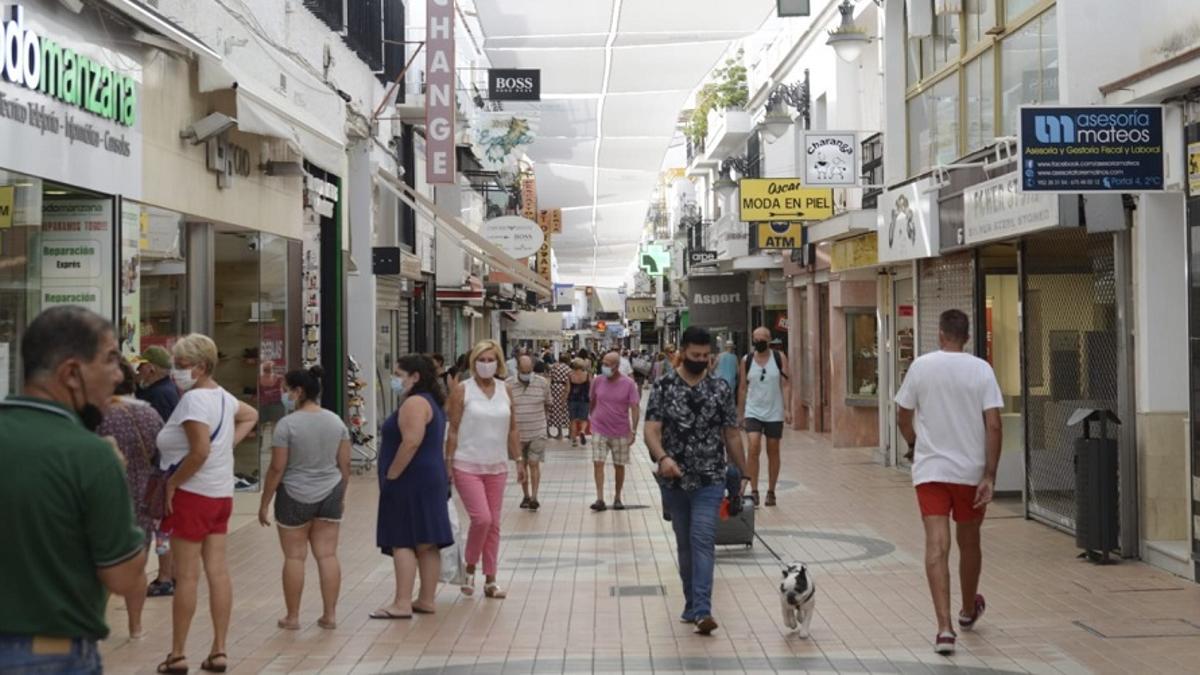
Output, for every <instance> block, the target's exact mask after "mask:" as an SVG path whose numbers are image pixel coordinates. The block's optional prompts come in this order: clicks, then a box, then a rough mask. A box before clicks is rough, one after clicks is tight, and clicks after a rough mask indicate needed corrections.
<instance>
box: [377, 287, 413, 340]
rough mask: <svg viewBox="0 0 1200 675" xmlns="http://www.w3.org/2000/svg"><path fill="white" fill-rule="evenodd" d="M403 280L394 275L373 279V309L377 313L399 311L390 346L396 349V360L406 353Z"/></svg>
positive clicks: (406, 318)
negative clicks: (398, 318) (374, 300)
mask: <svg viewBox="0 0 1200 675" xmlns="http://www.w3.org/2000/svg"><path fill="white" fill-rule="evenodd" d="M403 293H404V279H403V278H401V277H399V276H395V275H387V276H384V275H380V276H377V277H375V299H376V302H375V308H376V310H377V311H380V312H385V311H399V312H400V320H399V321H398V322H397V323H398V324H399V325H398V326H395V327H394V328H393V329H394V330H395V332H396V334H395V335H393V336H392V344H393V345H395V348H396V358H399V357H401V356H404V355H405V354H407V353H408V347H409V344H410V343H409V339H408V298H406V297H404V294H403Z"/></svg>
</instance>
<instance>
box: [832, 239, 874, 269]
mask: <svg viewBox="0 0 1200 675" xmlns="http://www.w3.org/2000/svg"><path fill="white" fill-rule="evenodd" d="M878 264H879V234H878V233H876V232H868V233H866V234H862V235H859V236H857V237H851V238H850V239H842V240H839V241H835V242H833V246H832V250H831V251H830V255H829V271H830V272H845V271H847V270H854V269H862V268H864V267H874V266H875V265H878Z"/></svg>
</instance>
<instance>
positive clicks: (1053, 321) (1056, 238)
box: [1023, 228, 1119, 531]
mask: <svg viewBox="0 0 1200 675" xmlns="http://www.w3.org/2000/svg"><path fill="white" fill-rule="evenodd" d="M1023 271H1024V278H1023V297H1024V302H1023V307H1024V314H1025V317H1024V319H1025V321H1024V323H1025V329H1024V351H1025V363H1026V372H1025V377H1024V378H1023V379H1024V381H1025V382H1024V387H1025V392H1024V393H1025V401H1026V408H1025V428H1026V434H1027V438H1026V467H1027V477H1026V481H1027V490H1028V495H1029V501H1028V503H1029V515H1030V516H1032V517H1034V518H1036V519H1038V520H1041V521H1043V522H1046V523H1049V524H1051V525H1055V526H1057V527H1060V528H1062V529H1065V530H1069V531H1074V529H1075V516H1076V514H1075V463H1074V456H1075V448H1074V442H1075V438H1076V437H1077V436H1078V435H1079V429H1078V428H1067V419H1068V418H1069V417H1070V415H1071V413H1072V412H1073V411H1074V410H1076V409H1077V408H1104V409H1108V410H1112V411H1114V412H1117V411H1118V408H1117V404H1118V402H1117V364H1118V361H1119V355H1118V344H1117V294H1116V275H1115V259H1114V254H1113V236H1112V235H1111V234H1096V235H1089V234H1087V233H1086V231H1085V230H1084V229H1082V228H1074V229H1069V230H1061V231H1057V232H1052V233H1048V234H1046V235H1041V236H1037V237H1034V238H1031V239H1029V240H1027V242H1026V245H1025V257H1024V264H1023Z"/></svg>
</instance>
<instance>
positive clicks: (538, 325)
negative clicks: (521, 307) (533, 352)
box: [505, 312, 563, 340]
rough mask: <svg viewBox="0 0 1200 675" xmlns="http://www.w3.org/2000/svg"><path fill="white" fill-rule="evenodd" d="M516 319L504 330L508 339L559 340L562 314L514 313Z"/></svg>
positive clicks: (561, 330)
mask: <svg viewBox="0 0 1200 675" xmlns="http://www.w3.org/2000/svg"><path fill="white" fill-rule="evenodd" d="M514 314H516V319H515V320H514V321H513V322H512V323H511V324H510V325H509V326H508V327H507V328H506V329H505V330H507V331H508V337H509V339H519V340H561V339H562V338H563V315H562V312H514Z"/></svg>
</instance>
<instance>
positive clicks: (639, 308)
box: [625, 298, 655, 321]
mask: <svg viewBox="0 0 1200 675" xmlns="http://www.w3.org/2000/svg"><path fill="white" fill-rule="evenodd" d="M654 307H655V302H654V298H625V318H626V319H628V320H629V321H653V320H654Z"/></svg>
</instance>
